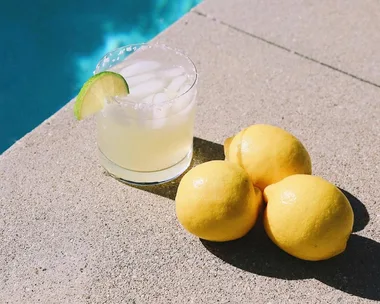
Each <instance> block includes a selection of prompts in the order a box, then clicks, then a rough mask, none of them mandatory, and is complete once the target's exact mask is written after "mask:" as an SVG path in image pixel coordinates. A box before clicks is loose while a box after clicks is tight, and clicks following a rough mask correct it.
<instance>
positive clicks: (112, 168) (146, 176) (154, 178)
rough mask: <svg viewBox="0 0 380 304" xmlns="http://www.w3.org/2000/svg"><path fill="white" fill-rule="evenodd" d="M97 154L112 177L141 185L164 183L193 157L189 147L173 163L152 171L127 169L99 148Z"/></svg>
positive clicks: (185, 167) (181, 171)
mask: <svg viewBox="0 0 380 304" xmlns="http://www.w3.org/2000/svg"><path fill="white" fill-rule="evenodd" d="M98 154H99V159H100V163H101V165H102V166H103V168H104V169H105V170H106V171H107V172H108V174H110V175H111V176H112V177H114V178H116V179H117V180H119V181H121V182H124V183H127V184H132V185H140V186H142V185H156V184H161V183H165V182H168V181H171V180H173V179H175V178H176V177H178V176H180V175H181V174H182V173H183V172H185V171H186V169H187V168H188V167H189V166H190V163H191V159H192V157H193V149H191V150H190V151H189V153H187V155H186V156H185V157H184V158H183V159H182V160H181V161H179V162H178V163H176V164H175V165H173V166H171V167H169V168H166V169H163V170H159V171H153V172H141V171H132V170H128V169H125V168H123V167H120V166H119V165H117V164H115V163H114V162H112V161H111V160H109V159H108V158H107V157H106V156H105V155H104V154H103V153H102V152H101V151H100V150H99V149H98Z"/></svg>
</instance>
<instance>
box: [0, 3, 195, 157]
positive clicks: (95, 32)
mask: <svg viewBox="0 0 380 304" xmlns="http://www.w3.org/2000/svg"><path fill="white" fill-rule="evenodd" d="M3 2H4V3H2V5H1V10H0V38H1V47H0V60H1V64H0V69H1V72H0V123H1V125H0V153H2V152H3V151H4V150H6V149H7V148H8V147H9V146H11V145H12V144H13V143H14V142H15V141H17V140H18V139H19V138H21V137H22V136H23V135H25V134H26V133H27V132H29V131H31V130H32V129H33V128H35V127H36V126H37V125H38V124H40V123H41V122H42V121H43V120H45V119H46V118H48V117H49V116H50V115H52V114H53V113H55V112H56V111H57V110H59V109H60V108H61V107H62V106H64V105H65V104H66V103H67V102H68V101H69V100H70V99H72V98H73V97H74V96H75V95H76V94H77V93H78V90H79V89H80V87H81V86H82V84H83V82H84V81H85V80H86V79H87V78H88V77H90V76H91V73H92V71H93V69H94V67H95V65H96V63H97V62H98V60H99V59H100V58H101V57H102V56H103V55H104V54H105V53H106V52H107V51H110V50H112V49H114V48H116V47H119V46H122V45H125V44H130V43H140V42H146V41H148V40H150V39H151V38H153V37H154V36H155V35H157V34H158V33H159V32H161V31H162V30H164V29H165V28H167V27H168V26H169V25H170V24H172V23H173V22H175V21H176V20H177V19H179V18H180V17H181V16H182V15H184V14H185V13H186V12H188V11H189V10H190V9H191V8H192V7H193V6H195V5H196V4H198V3H200V2H201V0H166V1H165V0H114V1H103V0H82V1H78V0H35V1H22V2H20V1H12V0H11V1H3Z"/></svg>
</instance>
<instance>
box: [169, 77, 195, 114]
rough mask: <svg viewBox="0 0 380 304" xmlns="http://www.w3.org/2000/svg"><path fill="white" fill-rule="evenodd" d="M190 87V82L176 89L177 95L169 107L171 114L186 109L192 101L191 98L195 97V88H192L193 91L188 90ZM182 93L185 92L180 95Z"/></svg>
mask: <svg viewBox="0 0 380 304" xmlns="http://www.w3.org/2000/svg"><path fill="white" fill-rule="evenodd" d="M190 88H191V85H190V84H185V85H183V86H182V87H181V88H180V89H179V90H178V97H177V98H176V99H175V100H174V103H173V106H172V109H171V112H172V114H176V113H179V112H182V111H183V110H184V109H187V108H188V106H189V104H190V103H191V102H192V101H193V99H194V98H195V94H196V91H195V88H194V89H193V90H194V91H193V90H191V91H189V90H190ZM186 92H187V93H186ZM184 93H186V94H185V95H182V94H184Z"/></svg>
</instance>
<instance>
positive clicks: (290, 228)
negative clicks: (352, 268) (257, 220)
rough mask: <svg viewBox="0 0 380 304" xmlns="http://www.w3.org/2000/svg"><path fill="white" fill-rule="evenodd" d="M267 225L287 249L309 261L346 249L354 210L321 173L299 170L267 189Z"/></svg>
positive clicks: (273, 235)
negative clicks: (303, 172)
mask: <svg viewBox="0 0 380 304" xmlns="http://www.w3.org/2000/svg"><path fill="white" fill-rule="evenodd" d="M264 198H265V200H266V202H267V207H266V209H265V212H264V227H265V231H266V232H267V234H268V236H269V238H270V239H271V240H272V241H273V242H274V243H275V244H276V245H277V246H278V247H280V248H281V249H283V250H284V251H286V252H287V253H289V254H291V255H293V256H295V257H297V258H300V259H303V260H310V261H318V260H325V259H328V258H331V257H333V256H335V255H338V254H339V253H341V252H343V251H344V250H345V248H346V244H347V240H348V238H349V236H350V234H351V232H352V227H353V223H354V214H353V211H352V208H351V205H350V203H349V202H348V200H347V198H346V197H345V196H344V195H343V193H342V192H341V191H340V190H339V189H338V188H337V187H336V186H334V185H333V184H331V183H329V182H328V181H326V180H324V179H323V178H321V177H317V176H312V175H304V174H297V175H292V176H289V177H287V178H285V179H283V180H282V181H280V182H278V183H276V184H273V185H270V186H268V187H267V188H265V190H264Z"/></svg>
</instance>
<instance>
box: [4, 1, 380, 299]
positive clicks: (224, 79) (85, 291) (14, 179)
mask: <svg viewBox="0 0 380 304" xmlns="http://www.w3.org/2000/svg"><path fill="white" fill-rule="evenodd" d="M206 4H207V2H206ZM220 5H221V6H224V5H226V6H227V7H228V2H226V1H223V2H222V1H221V4H220ZM238 17H239V16H236V18H238ZM284 34H286V33H284ZM156 40H157V41H161V42H164V43H167V44H170V45H171V46H174V47H178V48H182V49H183V50H185V51H186V52H187V53H188V54H189V55H190V56H191V58H192V59H193V60H194V62H195V63H196V65H197V67H198V69H199V73H200V81H199V99H198V100H199V108H198V113H197V118H196V127H195V135H196V137H197V138H199V139H196V141H195V145H196V148H195V151H196V152H195V163H197V162H202V161H205V160H207V159H210V158H221V157H223V155H222V147H221V145H220V144H221V143H222V142H223V140H224V138H225V137H227V136H230V135H233V134H234V133H236V132H237V131H239V130H240V129H241V128H243V127H245V126H248V125H250V124H253V123H270V124H274V125H278V126H281V127H283V128H285V129H287V130H289V131H291V132H292V133H293V134H295V135H296V136H298V137H299V138H300V139H301V140H302V141H303V143H304V144H305V146H306V147H307V148H308V150H309V152H310V154H311V157H312V161H313V168H314V173H315V174H317V175H321V176H323V177H325V178H327V179H328V180H330V181H331V182H333V183H335V184H337V185H338V186H339V187H340V188H342V189H344V190H345V191H347V192H345V193H346V195H347V196H348V198H349V199H350V202H351V203H352V205H353V207H354V210H355V217H356V219H355V233H354V234H353V236H352V237H351V239H350V241H349V244H348V248H347V251H346V253H345V254H343V255H341V256H339V257H337V258H334V259H332V260H329V261H325V262H318V263H307V262H302V261H300V260H297V259H294V258H292V257H290V256H288V255H286V254H285V253H283V252H282V251H281V250H279V249H278V248H276V247H275V246H274V245H273V244H272V243H271V242H270V241H269V240H268V239H267V238H266V236H265V234H264V232H263V230H262V226H261V225H260V223H258V224H257V225H256V228H255V229H254V230H253V231H252V232H251V233H250V234H249V235H248V236H247V237H245V238H243V239H241V240H239V241H236V242H231V243H222V244H214V243H210V242H205V241H200V240H199V239H197V238H195V237H193V236H191V235H189V234H188V233H186V232H185V231H184V230H183V229H182V228H181V227H180V225H179V224H178V222H177V220H176V217H175V212H174V211H175V210H174V201H173V200H172V199H171V198H173V197H174V194H175V187H176V185H177V184H178V181H175V182H173V183H172V184H169V185H166V186H165V187H150V188H147V189H145V190H142V189H138V188H133V187H130V186H126V185H123V184H121V183H119V182H117V181H116V180H114V179H112V178H111V177H108V176H106V175H105V174H104V173H103V170H102V169H101V167H100V166H99V164H98V161H97V156H96V143H95V126H94V121H93V120H91V119H90V120H87V121H83V122H77V121H75V120H74V117H73V114H72V106H73V103H72V102H70V103H69V104H68V105H67V106H66V107H65V108H63V109H62V110H61V111H59V112H58V113H56V114H55V115H54V116H52V117H51V118H49V119H48V120H47V121H45V122H44V123H43V124H42V125H40V126H39V127H38V128H36V129H35V130H34V131H33V132H31V133H29V134H27V135H26V136H25V137H24V138H23V139H22V140H20V141H19V142H17V143H16V144H15V145H13V146H12V147H11V148H10V149H9V150H7V151H6V152H5V153H3V155H1V156H0V180H1V183H0V215H1V220H0V274H1V276H0V303H375V302H378V301H379V300H380V280H379V277H380V259H379V257H380V245H379V241H380V229H379V224H380V207H379V197H380V188H379V183H378V181H379V179H380V170H379V164H380V153H379V147H380V137H379V133H380V125H379V117H380V106H379V96H380V95H379V93H380V89H379V88H378V87H376V86H374V85H371V84H368V83H365V82H363V81H360V80H358V79H355V78H353V77H351V76H349V75H347V74H344V73H341V72H338V71H335V70H332V69H331V68H328V67H326V66H323V65H321V64H318V63H316V62H313V61H310V60H308V59H305V58H302V57H300V56H298V55H296V54H293V53H291V52H288V51H286V50H283V49H281V48H278V47H276V46H273V45H271V44H269V43H267V42H264V41H262V40H260V39H256V38H254V37H252V36H250V35H247V34H245V33H243V32H241V31H239V30H236V29H233V28H231V27H230V26H228V25H224V24H221V23H220V22H217V21H215V20H212V19H210V18H206V17H204V16H202V15H199V14H198V13H196V12H192V13H190V14H188V15H187V16H185V17H184V18H183V19H181V20H180V21H179V22H178V23H176V24H175V25H174V26H172V27H171V28H169V29H168V30H166V31H165V32H164V33H162V34H161V35H160V36H159V37H157V39H156ZM343 68H344V66H343Z"/></svg>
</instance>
